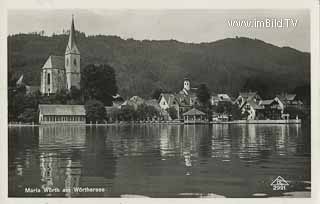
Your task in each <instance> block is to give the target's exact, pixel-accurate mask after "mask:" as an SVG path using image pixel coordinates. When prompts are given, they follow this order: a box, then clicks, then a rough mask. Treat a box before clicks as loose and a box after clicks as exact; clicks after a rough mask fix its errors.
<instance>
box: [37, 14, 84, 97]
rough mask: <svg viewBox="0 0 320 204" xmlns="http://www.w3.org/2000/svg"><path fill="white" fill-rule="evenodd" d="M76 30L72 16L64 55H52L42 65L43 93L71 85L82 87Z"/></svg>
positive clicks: (52, 92) (55, 91)
mask: <svg viewBox="0 0 320 204" xmlns="http://www.w3.org/2000/svg"><path fill="white" fill-rule="evenodd" d="M75 34H76V31H75V28H74V20H73V17H72V22H71V28H70V34H69V41H68V44H67V47H66V50H65V54H64V56H54V55H50V56H49V57H48V59H47V61H46V62H45V63H44V65H43V66H42V71H41V87H40V92H41V93H42V94H47V95H50V94H54V93H57V92H59V91H61V90H63V89H67V90H70V89H71V87H73V86H74V87H76V88H78V89H80V78H81V75H80V52H79V49H78V47H77V43H76V36H75Z"/></svg>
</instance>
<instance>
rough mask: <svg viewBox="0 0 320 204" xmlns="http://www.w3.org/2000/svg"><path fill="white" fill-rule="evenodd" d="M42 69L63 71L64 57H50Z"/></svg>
mask: <svg viewBox="0 0 320 204" xmlns="http://www.w3.org/2000/svg"><path fill="white" fill-rule="evenodd" d="M42 69H64V57H63V56H54V55H50V56H49V57H48V59H47V61H46V63H45V64H44V65H43V67H42Z"/></svg>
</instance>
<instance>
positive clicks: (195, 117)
mask: <svg viewBox="0 0 320 204" xmlns="http://www.w3.org/2000/svg"><path fill="white" fill-rule="evenodd" d="M183 120H184V123H185V124H196V123H206V122H207V118H206V114H205V113H204V112H202V111H199V110H198V109H196V108H192V109H191V110H189V111H188V112H185V113H184V114H183Z"/></svg>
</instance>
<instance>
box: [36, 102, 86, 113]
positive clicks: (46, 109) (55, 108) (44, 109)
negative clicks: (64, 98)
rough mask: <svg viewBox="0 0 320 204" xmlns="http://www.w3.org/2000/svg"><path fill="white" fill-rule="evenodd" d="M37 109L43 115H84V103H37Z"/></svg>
mask: <svg viewBox="0 0 320 204" xmlns="http://www.w3.org/2000/svg"><path fill="white" fill-rule="evenodd" d="M39 111H40V113H41V114H43V115H86V110H85V108H84V105H52V104H39Z"/></svg>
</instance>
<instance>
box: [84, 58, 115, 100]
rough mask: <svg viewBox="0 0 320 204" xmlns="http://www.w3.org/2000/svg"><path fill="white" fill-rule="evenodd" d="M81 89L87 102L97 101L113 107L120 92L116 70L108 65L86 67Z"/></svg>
mask: <svg viewBox="0 0 320 204" xmlns="http://www.w3.org/2000/svg"><path fill="white" fill-rule="evenodd" d="M81 89H82V91H83V94H84V98H85V100H91V99H96V100H99V101H101V102H102V103H103V104H104V105H106V106H111V105H112V101H113V97H112V96H114V95H116V94H117V91H118V88H117V84H116V78H115V71H114V69H113V68H112V67H110V66H109V65H106V64H103V65H96V64H90V65H88V66H86V67H85V68H84V70H83V72H82V73H81Z"/></svg>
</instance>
